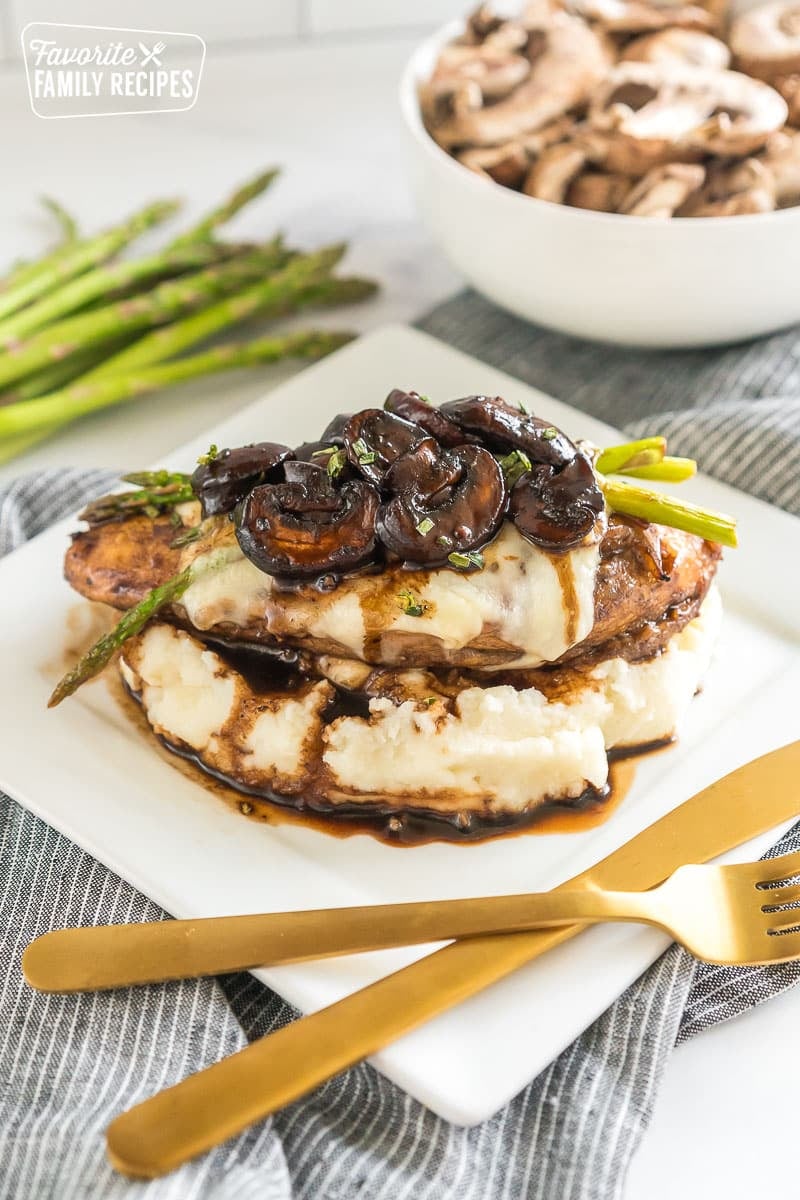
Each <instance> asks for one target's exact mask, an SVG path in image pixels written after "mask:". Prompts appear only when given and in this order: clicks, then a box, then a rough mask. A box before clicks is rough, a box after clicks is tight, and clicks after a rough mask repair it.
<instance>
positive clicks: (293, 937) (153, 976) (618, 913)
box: [22, 889, 654, 992]
mask: <svg viewBox="0 0 800 1200" xmlns="http://www.w3.org/2000/svg"><path fill="white" fill-rule="evenodd" d="M653 915H654V897H653V893H649V894H644V895H642V894H639V895H637V894H635V893H634V894H631V895H627V894H620V893H606V892H602V891H598V890H591V889H584V890H580V891H566V890H563V889H558V890H556V891H554V892H539V893H533V894H530V895H512V896H485V897H478V898H474V899H465V900H439V901H422V902H418V903H412V904H376V905H372V906H366V907H357V908H338V909H316V910H307V911H303V912H288V913H263V914H258V915H253V916H242V917H210V918H206V919H198V920H190V921H151V922H148V923H145V924H139V925H98V926H92V927H89V928H87V929H58V930H54V931H53V932H52V933H46V934H44V935H43V936H42V937H39V938H37V939H36V940H35V941H34V942H31V944H30V946H28V948H27V950H26V951H25V953H24V955H23V959H22V968H23V971H24V974H25V978H26V979H27V981H28V983H29V984H31V986H32V987H35V988H37V989H38V990H39V991H45V992H80V991H99V990H102V989H104V988H116V987H129V986H131V985H132V984H138V983H157V982H161V981H163V980H168V979H190V978H196V977H198V976H201V975H221V974H225V973H226V972H230V971H246V970H252V969H253V968H254V967H259V966H278V965H281V964H285V963H297V962H306V961H308V960H309V959H318V958H327V957H329V956H332V955H337V954H357V953H362V952H364V951H368V950H385V949H388V948H391V947H394V946H413V945H420V944H422V943H426V942H439V941H449V940H450V939H453V938H464V937H476V936H481V935H483V934H487V933H519V932H522V931H525V930H530V929H532V928H534V927H535V926H537V925H538V926H541V925H568V924H574V923H575V922H577V921H580V922H582V923H583V922H594V921H602V920H611V919H613V920H626V919H627V920H651V919H653Z"/></svg>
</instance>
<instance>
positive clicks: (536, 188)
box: [522, 142, 586, 204]
mask: <svg viewBox="0 0 800 1200" xmlns="http://www.w3.org/2000/svg"><path fill="white" fill-rule="evenodd" d="M585 166H586V150H585V149H584V148H583V147H582V146H581V145H580V143H578V142H558V143H557V144H556V145H555V146H550V147H549V148H548V149H547V150H545V151H543V152H542V154H540V156H539V157H538V158H537V160H536V162H535V163H534V164H533V166H532V167H531V169H530V171H529V172H528V174H527V177H526V179H525V183H524V185H523V188H522V190H523V192H524V193H525V195H526V196H535V197H536V198H537V199H538V200H549V201H550V202H551V203H552V204H563V203H564V199H565V197H566V194H567V190H568V189H569V186H570V184H571V183H572V182H573V180H574V179H576V178H577V176H578V175H579V174H580V173H581V171H582V170H583V168H584V167H585Z"/></svg>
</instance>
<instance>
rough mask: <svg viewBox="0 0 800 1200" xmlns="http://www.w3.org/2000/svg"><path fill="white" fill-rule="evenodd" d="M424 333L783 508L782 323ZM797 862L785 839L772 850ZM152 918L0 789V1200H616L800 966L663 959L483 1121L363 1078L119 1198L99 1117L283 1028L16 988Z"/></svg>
mask: <svg viewBox="0 0 800 1200" xmlns="http://www.w3.org/2000/svg"><path fill="white" fill-rule="evenodd" d="M422 327H423V328H425V329H427V330H428V331H429V332H430V333H432V334H434V335H435V336H437V337H439V338H441V339H442V340H444V341H447V342H451V343H453V344H455V345H458V346H459V347H460V348H462V349H464V350H467V351H469V352H470V353H472V354H475V355H476V356H478V357H479V358H483V359H485V360H486V361H488V362H491V363H492V364H493V365H496V366H498V367H501V368H503V369H504V370H506V371H509V372H510V373H511V374H514V375H517V376H519V377H520V378H522V379H524V380H526V381H527V382H529V383H532V384H534V385H536V386H538V387H540V388H542V389H543V390H544V391H546V392H550V393H551V394H553V395H555V396H558V397H559V398H561V399H563V400H565V401H567V402H568V403H571V404H573V405H576V406H577V407H579V408H582V409H584V410H585V411H587V412H590V413H592V414H594V415H596V416H599V417H602V418H604V419H606V420H608V421H610V422H612V423H614V424H616V425H623V426H624V427H625V428H626V430H627V431H628V432H629V433H631V434H636V435H640V434H646V433H649V432H656V431H658V432H664V433H666V434H667V435H668V437H669V439H670V447H671V449H672V450H673V451H674V452H676V453H680V454H688V455H692V456H694V457H696V458H697V459H698V460H699V461H700V464H701V466H702V468H703V469H704V470H706V471H709V472H710V473H711V474H714V475H716V476H717V477H719V478H720V479H723V480H725V481H727V482H729V483H732V484H734V485H735V486H737V487H740V488H743V489H745V490H747V491H749V492H752V493H753V494H755V495H758V496H760V497H761V498H763V499H765V500H769V501H771V502H772V503H774V504H778V505H780V506H781V507H783V508H785V509H787V510H788V511H790V512H794V513H796V514H800V332H798V331H797V330H794V331H790V332H788V333H784V334H780V335H777V336H775V337H772V338H769V339H766V340H762V341H760V342H754V343H748V344H746V345H742V346H737V347H732V348H726V349H723V350H708V351H691V352H673V353H656V354H648V353H644V352H636V351H625V350H619V349H614V348H609V347H604V346H594V345H589V344H587V343H583V342H577V341H574V340H572V339H569V338H565V337H562V336H560V335H558V334H554V333H551V332H549V331H546V330H543V329H539V328H536V327H532V326H530V325H527V324H525V323H523V322H521V321H517V320H515V319H514V318H512V317H509V316H508V314H506V313H503V312H501V311H500V310H499V309H497V308H494V307H493V306H492V305H490V304H489V303H488V302H487V301H485V300H483V299H482V298H480V297H478V296H476V295H475V294H474V293H471V292H467V293H464V294H462V295H461V296H458V297H456V298H455V299H453V300H451V301H448V302H447V303H445V304H444V305H442V306H440V307H439V308H438V309H436V310H435V311H434V312H433V313H431V314H430V315H429V316H428V317H427V318H426V319H425V320H424V321H423V322H422ZM389 382H391V381H389ZM110 478H111V476H110V475H109V474H108V473H107V472H100V471H95V472H78V471H74V470H73V471H70V470H64V471H51V472H43V473H40V474H38V475H37V476H35V477H31V476H29V477H27V478H23V479H20V480H18V481H17V482H16V483H14V484H12V485H11V486H10V487H7V488H5V489H3V490H1V491H0V552H7V551H9V550H12V549H13V548H14V547H15V546H16V545H18V544H20V543H21V542H22V541H24V540H25V539H26V538H29V537H32V536H34V535H35V534H36V533H38V532H39V531H41V530H42V529H44V528H45V527H46V526H47V525H48V524H50V523H51V522H52V521H54V520H55V519H56V518H57V517H59V516H60V515H62V514H63V513H65V512H68V511H69V510H71V509H73V508H75V507H76V506H78V505H80V504H82V503H83V502H84V501H85V500H87V499H88V498H89V497H90V496H92V495H96V494H97V493H98V492H100V491H102V490H103V488H104V487H107V486H108V483H109V481H110ZM5 666H6V670H5V684H4V685H5V686H6V687H13V664H5ZM42 752H43V753H46V752H47V748H46V746H43V747H42ZM78 783H79V781H78ZM797 848H800V825H798V826H796V827H795V828H794V829H793V830H792V831H790V832H789V833H788V834H787V835H786V836H785V837H784V838H783V839H782V840H781V842H780V844H779V845H778V846H776V847H775V848H774V849H773V851H771V853H775V854H777V853H785V852H787V851H788V850H793V849H797ZM164 916H166V914H164V913H163V912H162V911H161V910H160V909H159V908H158V907H157V906H156V905H155V904H153V903H152V902H151V901H150V900H148V899H147V898H146V897H144V896H142V895H140V894H139V893H137V892H136V891H135V890H134V889H133V888H132V887H130V886H129V885H128V884H127V883H125V882H124V881H123V880H121V879H119V878H118V877H117V876H115V875H114V874H113V873H112V872H111V871H109V870H108V869H107V868H105V867H104V866H102V865H101V864H100V863H98V862H97V861H95V860H94V859H93V858H92V857H91V856H90V855H89V854H86V853H85V852H84V851H83V850H81V849H79V848H78V847H77V846H75V845H73V844H72V843H71V842H69V841H68V839H66V838H65V837H63V836H61V835H60V834H59V833H57V832H56V831H55V830H53V829H51V828H49V827H48V826H47V825H46V824H44V823H43V822H42V821H40V820H39V819H38V818H36V817H34V816H33V815H32V814H31V813H29V812H27V811H26V810H25V809H23V808H21V807H20V806H19V805H17V804H16V803H15V802H14V801H13V800H11V799H10V798H8V797H5V796H2V795H0V1200H100V1198H102V1200H106V1198H108V1200H167V1198H169V1200H195V1198H202V1200H234V1198H235V1200H256V1198H258V1200H290V1198H291V1200H300V1198H304V1200H356V1198H358V1200H408V1198H412V1197H413V1200H528V1198H533V1197H536V1198H537V1200H614V1198H616V1197H619V1196H621V1195H622V1193H623V1189H624V1181H625V1175H626V1170H627V1167H628V1164H629V1162H630V1160H631V1156H632V1155H633V1153H634V1151H635V1149H636V1146H637V1145H638V1143H639V1140H640V1139H641V1137H642V1134H643V1133H644V1131H645V1129H646V1127H647V1123H648V1120H649V1117H650V1113H651V1110H652V1106H653V1104H654V1101H655V1097H656V1093H657V1090H658V1084H659V1080H660V1077H661V1074H662V1072H663V1068H664V1065H665V1063H666V1061H667V1059H668V1057H669V1055H670V1053H671V1051H672V1049H673V1047H674V1046H675V1044H676V1042H679V1041H682V1040H685V1039H686V1038H689V1037H691V1036H692V1035H693V1034H695V1033H697V1032H699V1031H700V1030H702V1029H705V1028H707V1027H708V1026H710V1025H713V1024H716V1023H717V1022H719V1021H724V1020H727V1019H729V1018H730V1017H733V1016H735V1015H736V1014H738V1013H740V1012H742V1011H744V1010H745V1009H747V1008H750V1007H752V1006H753V1005H755V1004H758V1003H760V1002H761V1001H763V1000H766V999H768V998H769V997H770V996H772V995H775V994H776V993H778V992H780V991H783V990H784V989H785V988H787V987H789V986H791V985H792V984H794V983H795V982H796V981H797V979H798V978H800V964H787V965H785V966H775V967H769V968H752V969H736V970H731V969H726V968H719V967H711V966H701V965H698V964H696V963H695V962H694V961H693V960H692V959H691V958H690V957H689V955H687V954H686V953H685V952H684V951H682V950H680V949H679V948H678V947H676V946H673V947H672V948H671V949H670V950H668V951H667V952H666V953H665V954H664V955H663V957H662V958H661V959H660V960H659V961H658V962H657V963H655V964H654V966H653V967H651V968H650V970H649V971H648V972H647V973H646V974H645V975H644V976H643V977H642V978H641V979H640V980H639V981H638V982H637V983H636V984H634V985H633V986H632V987H631V988H629V989H628V991H627V992H626V993H625V994H624V995H623V996H621V997H620V999H619V1000H617V1001H616V1003H615V1004H613V1005H612V1006H611V1008H610V1009H609V1010H608V1011H607V1012H606V1013H605V1014H604V1015H603V1016H602V1017H601V1018H600V1019H599V1020H597V1021H596V1022H595V1023H594V1025H592V1026H591V1027H590V1028H589V1029H587V1030H586V1032H585V1033H584V1034H583V1035H582V1036H581V1037H580V1038H578V1040H577V1041H576V1042H575V1043H574V1044H573V1045H572V1046H571V1047H569V1048H568V1049H567V1050H565V1051H564V1053H563V1054H562V1055H561V1056H560V1057H559V1058H558V1059H557V1060H556V1061H555V1062H553V1063H552V1064H551V1066H550V1067H548V1069H547V1070H546V1071H544V1072H543V1073H542V1074H541V1075H540V1076H539V1078H537V1079H535V1080H534V1081H533V1082H532V1083H531V1084H530V1085H529V1086H528V1087H527V1088H526V1089H525V1090H524V1091H523V1092H521V1093H520V1095H519V1096H517V1097H516V1098H515V1099H514V1100H513V1101H512V1102H511V1103H510V1104H509V1105H508V1106H507V1107H506V1108H505V1109H503V1111H502V1112H499V1113H498V1114H497V1115H496V1116H494V1117H493V1118H492V1119H491V1120H489V1121H486V1122H485V1123H484V1124H483V1125H480V1126H478V1127H476V1128H473V1129H462V1128H457V1127H454V1126H452V1125H448V1124H447V1123H446V1122H445V1121H443V1120H441V1119H439V1118H438V1117H436V1116H434V1115H433V1114H432V1113H431V1112H429V1111H428V1110H426V1109H425V1108H423V1107H422V1106H421V1105H419V1104H418V1103H416V1102H415V1101H414V1100H412V1099H410V1098H409V1097H408V1096H407V1095H405V1094H404V1093H403V1092H402V1091H401V1090H400V1089H399V1088H397V1087H396V1086H395V1085H394V1084H392V1083H389V1082H388V1081H387V1080H385V1079H384V1078H382V1077H381V1076H380V1075H379V1074H378V1073H377V1072H376V1071H374V1070H373V1069H372V1068H371V1067H370V1066H368V1065H366V1064H362V1065H360V1066H358V1067H356V1068H354V1069H353V1070H351V1071H348V1072H347V1073H345V1074H343V1075H340V1076H338V1077H337V1078H335V1079H333V1080H331V1081H330V1082H329V1083H328V1084H326V1085H325V1086H324V1087H321V1088H319V1089H318V1090H317V1091H315V1092H314V1093H312V1094H311V1095H310V1096H308V1097H307V1098H305V1099H304V1100H302V1101H300V1102H298V1103H297V1104H294V1105H292V1106H291V1107H290V1108H287V1109H285V1110H284V1111H282V1112H280V1113H278V1114H277V1115H276V1116H275V1117H273V1118H272V1119H271V1120H269V1121H266V1122H264V1123H262V1124H261V1125H259V1126H258V1127H256V1128H254V1129H252V1130H250V1131H249V1132H247V1133H246V1134H244V1135H242V1136H241V1137H239V1138H237V1139H235V1140H233V1141H231V1142H229V1143H227V1144H226V1145H225V1146H222V1147H220V1148H219V1149H217V1150H215V1151H214V1152H213V1153H211V1154H209V1155H207V1156H205V1157H204V1158H202V1159H200V1160H199V1161H197V1162H194V1163H191V1164H188V1165H186V1166H184V1167H183V1168H181V1169H180V1170H179V1171H177V1172H176V1173H174V1174H173V1175H171V1176H169V1177H168V1178H166V1179H162V1180H156V1181H152V1182H149V1183H135V1184H134V1183H130V1182H128V1181H126V1180H124V1179H122V1178H121V1177H120V1176H118V1175H116V1174H115V1173H114V1172H113V1171H112V1170H111V1168H110V1167H109V1165H108V1163H107V1162H106V1160H105V1157H104V1139H103V1130H104V1128H105V1126H106V1125H107V1124H108V1122H109V1120H110V1119H111V1118H112V1117H113V1116H114V1115H115V1114H116V1113H118V1112H120V1111H121V1110H122V1109H123V1108H126V1107H129V1106H130V1105H131V1104H134V1103H136V1102H137V1101H138V1100H141V1099H144V1098H145V1097H146V1096H148V1095H151V1094H152V1093H153V1092H155V1091H156V1090H157V1089H159V1088H162V1087H164V1086H166V1085H167V1084H169V1083H173V1082H175V1081H177V1080H178V1079H180V1078H182V1077H183V1076H185V1075H186V1074H188V1073H189V1072H191V1071H196V1070H199V1069H200V1068H202V1067H204V1066H206V1065H208V1064H210V1063H212V1062H214V1061H215V1060H217V1059H218V1058H220V1057H221V1056H223V1055H227V1054H230V1053H232V1052H233V1051H235V1050H237V1049H240V1048H241V1047H242V1046H244V1045H245V1044H246V1042H247V1041H248V1040H252V1039H253V1038H256V1037H259V1036H261V1035H263V1034H265V1033H268V1032H269V1031H270V1030H273V1029H276V1028H278V1027H280V1026H281V1025H284V1024H285V1023H286V1022H287V1021H289V1020H291V1019H292V1018H293V1017H294V1016H295V1015H296V1014H295V1013H294V1012H293V1011H292V1010H291V1009H290V1008H288V1007H287V1005H286V1004H284V1002H283V1001H282V1000H280V999H279V998H278V997H277V996H275V995H274V994H273V993H271V992H270V991H269V990H268V989H266V988H265V987H263V986H262V985H261V984H260V983H258V982H257V981H256V980H255V979H253V977H252V976H250V975H246V974H241V975H236V976H229V977H227V978H222V979H219V980H201V981H187V982H183V983H174V984H168V985H164V986H152V987H147V988H141V989H130V990H127V991H121V992H114V993H103V994H97V995H87V996H45V995H39V994H36V993H33V992H31V991H30V989H28V988H27V987H26V985H25V983H24V981H23V979H22V975H21V972H20V955H21V953H22V951H23V949H24V947H25V946H26V945H27V943H28V942H30V941H31V940H32V939H33V938H34V937H36V936H38V935H39V934H41V933H44V932H45V931H47V930H48V929H51V928H55V927H59V926H64V925H74V924H78V925H80V924H84V925H86V924H92V923H113V922H123V921H142V920H154V919H158V918H162V917H164Z"/></svg>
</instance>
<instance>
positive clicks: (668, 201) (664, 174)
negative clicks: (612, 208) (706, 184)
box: [619, 163, 706, 217]
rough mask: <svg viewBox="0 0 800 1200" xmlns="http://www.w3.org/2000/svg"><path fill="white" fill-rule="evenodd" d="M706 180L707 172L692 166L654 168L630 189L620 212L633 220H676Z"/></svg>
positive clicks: (669, 165)
mask: <svg viewBox="0 0 800 1200" xmlns="http://www.w3.org/2000/svg"><path fill="white" fill-rule="evenodd" d="M705 177H706V172H705V168H704V167H701V166H699V165H696V164H692V163H667V164H666V165H665V166H663V167H653V169H652V171H648V172H647V174H646V175H645V176H644V178H643V179H640V180H639V182H638V184H637V185H636V186H635V187H634V188H632V189H631V191H630V192H629V193H628V195H627V197H626V198H625V201H624V203H623V204H622V205H621V206H620V209H619V211H620V212H621V213H628V214H629V215H630V216H632V217H674V215H675V213H676V212H677V211H678V209H679V208H681V206H682V205H684V204H685V203H686V201H687V200H688V198H689V197H690V196H692V195H694V193H695V192H697V191H698V190H699V189H700V188H701V187H702V186H703V180H704V179H705Z"/></svg>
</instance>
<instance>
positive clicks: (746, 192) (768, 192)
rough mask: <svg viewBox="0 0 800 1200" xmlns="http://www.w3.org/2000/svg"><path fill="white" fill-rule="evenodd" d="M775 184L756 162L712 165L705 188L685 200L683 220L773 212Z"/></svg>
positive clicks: (742, 160)
mask: <svg viewBox="0 0 800 1200" xmlns="http://www.w3.org/2000/svg"><path fill="white" fill-rule="evenodd" d="M775 203H776V192H775V180H774V178H773V176H772V174H771V172H770V170H769V168H768V167H767V166H765V165H764V163H763V162H761V161H760V160H759V159H757V158H745V159H741V160H739V161H736V162H721V163H719V162H718V163H711V164H710V165H709V167H708V170H707V172H706V180H705V184H704V186H703V187H702V188H699V189H698V190H697V191H695V192H694V193H693V194H692V195H690V196H689V197H688V199H687V200H686V202H685V204H684V205H683V207H682V209H681V211H680V215H681V216H683V217H736V216H744V215H745V214H747V213H759V212H772V210H773V209H774V208H775Z"/></svg>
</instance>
